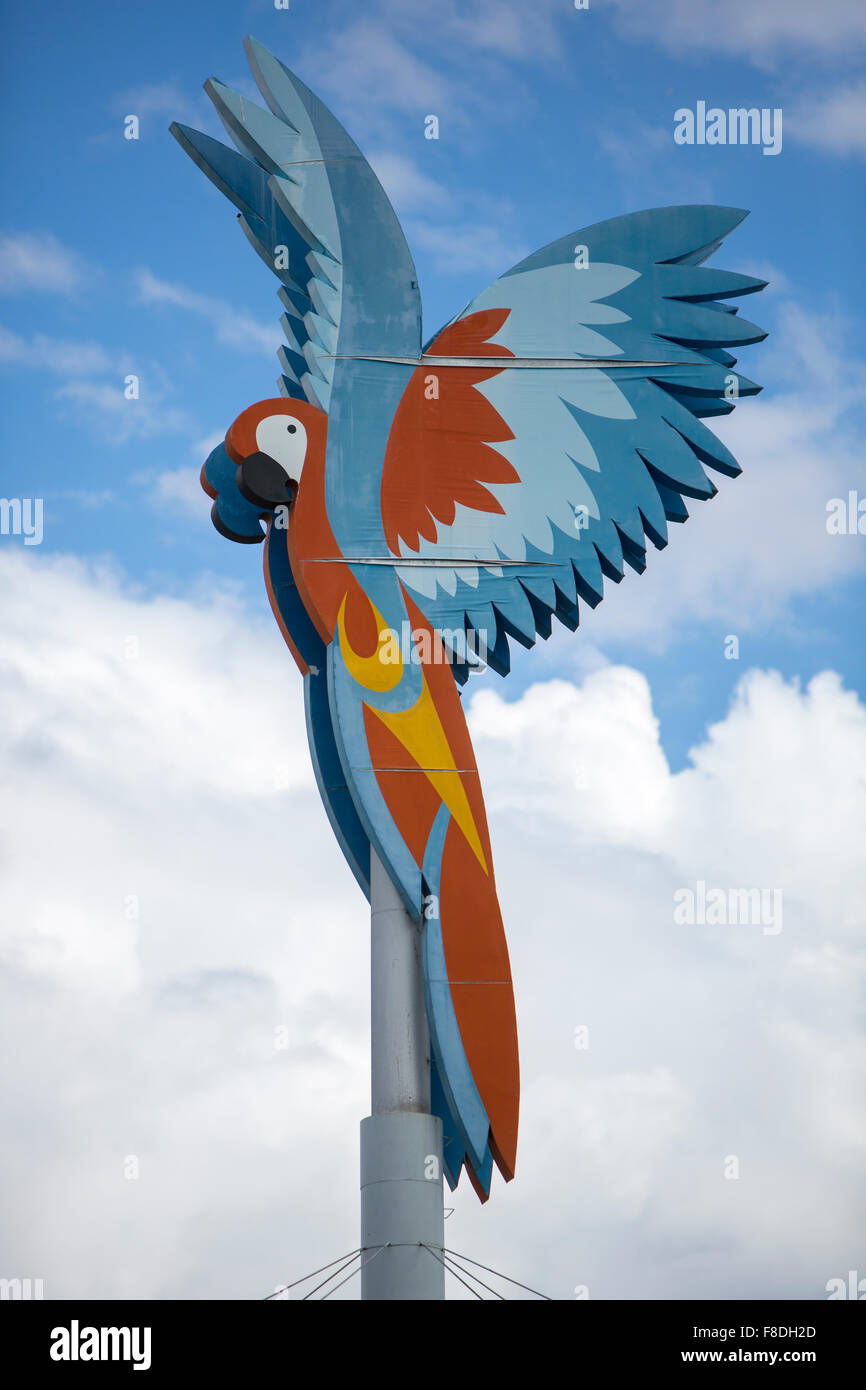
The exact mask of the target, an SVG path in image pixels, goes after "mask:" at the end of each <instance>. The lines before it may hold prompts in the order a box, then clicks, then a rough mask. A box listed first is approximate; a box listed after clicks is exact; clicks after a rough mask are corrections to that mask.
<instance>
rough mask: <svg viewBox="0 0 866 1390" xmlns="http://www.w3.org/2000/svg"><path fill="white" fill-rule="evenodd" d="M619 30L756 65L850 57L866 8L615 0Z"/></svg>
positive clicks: (777, 0)
mask: <svg viewBox="0 0 866 1390" xmlns="http://www.w3.org/2000/svg"><path fill="white" fill-rule="evenodd" d="M613 5H614V6H615V8H616V10H617V12H618V23H619V29H620V32H621V33H622V34H623V35H624V36H626V37H630V38H633V39H634V40H636V41H639V42H641V43H643V42H645V41H646V40H650V41H651V42H655V43H659V44H662V45H663V46H664V47H665V48H668V49H670V50H672V51H673V52H674V53H680V52H682V51H683V50H685V51H705V52H708V53H712V54H726V53H728V54H735V55H737V56H738V57H742V58H745V59H747V60H748V61H750V62H753V63H757V64H768V63H772V62H775V61H776V59H778V58H779V57H780V56H783V55H787V54H796V53H803V54H805V55H807V56H809V57H813V56H819V57H820V56H824V57H838V56H840V55H841V56H848V55H849V54H851V53H852V52H854V51H857V50H859V49H862V47H863V46H864V44H866V11H864V8H863V6H862V5H859V4H856V3H854V4H852V3H851V0H826V3H824V4H820V5H816V4H814V3H813V0H762V3H761V4H760V5H756V4H754V0H724V3H722V2H721V0H667V3H666V4H664V5H647V4H646V3H645V0H613Z"/></svg>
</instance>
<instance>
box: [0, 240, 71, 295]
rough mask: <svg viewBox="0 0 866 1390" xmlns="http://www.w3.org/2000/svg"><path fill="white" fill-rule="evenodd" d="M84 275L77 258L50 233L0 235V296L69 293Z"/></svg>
mask: <svg viewBox="0 0 866 1390" xmlns="http://www.w3.org/2000/svg"><path fill="white" fill-rule="evenodd" d="M86 275H87V268H86V266H85V264H84V261H83V260H82V259H81V257H80V256H79V255H77V254H76V253H75V252H74V251H70V250H69V248H68V247H67V246H64V245H63V243H62V242H61V241H58V239H57V237H56V236H53V235H52V234H51V233H50V232H20V233H9V234H7V235H5V236H0V294H22V293H24V292H27V291H31V290H37V291H44V292H45V293H47V294H73V293H74V292H75V291H76V290H77V289H78V288H79V287H80V286H81V284H82V282H83V281H84V279H85V278H86Z"/></svg>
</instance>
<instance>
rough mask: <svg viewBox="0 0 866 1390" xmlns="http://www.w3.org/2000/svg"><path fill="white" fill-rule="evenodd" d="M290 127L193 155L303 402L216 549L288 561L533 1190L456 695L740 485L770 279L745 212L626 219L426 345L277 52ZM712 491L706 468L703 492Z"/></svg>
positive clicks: (570, 247) (483, 1108) (668, 211)
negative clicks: (714, 259)
mask: <svg viewBox="0 0 866 1390" xmlns="http://www.w3.org/2000/svg"><path fill="white" fill-rule="evenodd" d="M245 47H246V51H247V56H248V59H249V62H250V66H251V68H252V71H253V75H254V77H255V80H256V83H257V85H258V87H259V89H260V91H261V94H262V97H263V99H264V102H265V106H264V107H263V106H259V105H258V104H256V103H253V102H251V101H250V100H249V99H248V98H246V97H244V96H240V95H238V94H237V93H235V92H233V91H231V90H229V89H228V88H227V87H225V86H224V85H223V84H222V83H221V82H218V81H216V80H215V79H213V78H212V79H210V80H209V81H208V82H207V83H206V84H205V90H206V91H207V92H208V94H209V96H210V98H211V99H212V101H213V103H214V105H215V107H216V109H217V112H218V113H219V116H220V117H221V119H222V121H223V124H224V125H225V127H226V129H227V130H228V133H229V135H230V137H231V139H232V141H233V143H234V145H236V147H237V149H236V150H235V149H232V148H231V147H229V146H226V145H223V144H221V143H220V142H219V141H217V140H214V139H212V138H211V137H210V136H208V135H205V134H202V133H201V132H198V131H195V130H191V129H190V128H188V127H186V126H183V125H178V124H177V123H175V124H174V125H172V127H171V131H172V134H173V135H174V136H175V137H176V139H177V140H178V141H179V143H180V144H181V145H182V147H183V148H184V149H185V150H186V151H187V153H188V154H189V155H191V157H192V158H193V159H194V160H195V162H196V163H197V164H198V165H199V167H200V168H201V169H202V170H203V171H204V173H205V174H207V176H208V177H209V178H210V179H211V181H212V182H213V183H214V184H215V185H216V186H217V188H219V189H220V190H221V191H222V192H223V193H224V194H225V195H226V196H227V197H228V198H229V199H230V200H231V202H232V203H234V205H235V207H236V208H237V210H238V214H239V221H240V224H241V228H242V230H243V231H244V233H245V235H246V236H247V238H248V239H249V241H250V242H251V243H252V245H253V247H254V249H255V250H256V252H257V253H258V254H259V256H261V258H262V259H263V260H264V261H265V263H266V264H267V265H268V266H269V267H270V268H271V270H272V271H273V272H274V274H275V275H276V276H277V279H278V280H279V281H280V287H279V296H280V299H281V301H282V304H283V307H284V310H285V312H284V314H283V316H282V320H281V322H282V326H283V329H284V332H285V343H284V345H283V346H282V347H281V348H280V350H279V353H278V357H279V361H280V366H281V369H282V375H281V377H280V380H279V391H280V395H279V396H277V397H275V398H272V399H267V400H262V401H259V402H258V403H257V404H255V405H251V406H250V407H249V408H248V409H246V410H244V411H243V412H242V413H241V414H240V415H239V416H238V418H237V419H236V420H235V421H234V423H233V424H232V425H231V426H230V427H229V429H228V431H227V433H226V436H225V441H224V443H222V444H220V445H219V446H218V447H217V448H216V449H214V450H213V452H212V453H211V454H210V456H209V458H208V459H207V461H206V462H205V464H204V467H203V470H202V484H203V487H204V489H205V492H207V493H208V494H209V496H210V497H211V498H212V499H213V508H212V518H213V521H214V524H215V526H216V528H217V530H218V531H220V532H221V533H222V534H223V535H224V536H227V537H229V538H230V539H232V540H234V541H240V542H244V543H261V542H263V543H264V574H265V584H266V587H267V592H268V595H269V598H270V603H271V606H272V609H273V613H274V616H275V618H276V621H277V623H278V624H279V627H280V629H281V631H282V633H283V636H284V638H285V640H286V642H287V644H288V646H289V648H290V650H291V652H292V654H293V656H294V659H295V661H296V662H297V665H298V667H299V668H300V670H301V673H302V675H303V684H304V697H305V708H306V719H307V733H308V737H309V743H310V749H311V754H312V761H313V766H314V770H315V775H316V779H317V782H318V786H319V790H320V793H321V796H322V800H323V802H324V805H325V810H326V812H327V814H328V817H329V820H330V823H331V826H332V828H333V830H334V832H335V834H336V836H337V839H338V841H339V843H340V846H341V848H342V850H343V853H344V855H345V857H346V859H347V861H348V863H349V866H350V868H351V870H352V872H353V873H354V875H355V877H356V879H357V880H358V883H359V884H360V886H361V888H362V889H363V890H364V892H365V893H367V895H368V896H369V891H370V872H371V856H372V855H373V854H375V855H377V856H378V858H379V860H380V861H381V863H382V865H383V866H384V868H385V870H386V872H387V874H388V875H389V876H390V879H391V881H392V882H393V884H394V886H395V888H396V889H397V891H398V893H399V895H400V898H401V899H402V901H403V903H404V904H405V907H406V909H407V911H408V912H409V914H410V915H411V917H412V918H413V920H414V921H415V923H416V924H417V927H418V930H419V932H420V933H421V961H422V971H423V986H424V1001H425V1007H426V1012H427V1021H428V1024H429V1035H430V1044H431V1048H430V1050H431V1107H432V1109H433V1111H434V1113H435V1114H437V1115H439V1116H440V1118H441V1120H442V1123H443V1133H444V1166H445V1173H446V1177H447V1178H448V1181H449V1183H450V1185H451V1186H452V1188H453V1187H454V1186H455V1185H456V1183H457V1180H458V1178H459V1175H460V1172H461V1169H462V1168H463V1167H464V1166H465V1168H466V1171H467V1174H468V1177H469V1179H470V1181H471V1183H472V1185H473V1187H474V1188H475V1191H476V1192H477V1194H478V1196H479V1197H480V1199H481V1200H482V1201H485V1200H486V1199H487V1196H488V1194H489V1191H490V1184H491V1176H492V1168H493V1164H494V1163H495V1164H496V1165H497V1167H498V1169H499V1170H500V1172H501V1174H502V1175H503V1177H504V1178H505V1179H506V1180H510V1179H511V1178H512V1177H513V1175H514V1168H515V1159H516V1149H517V1129H518V1098H519V1071H518V1046H517V1026H516V1020H515V1009H514V998H513V990H512V982H511V972H510V967H509V960H508V950H507V946H506V941H505V935H504V930H503V924H502V916H501V912H500V907H499V902H498V899H497V891H496V883H495V878H494V872H493V859H492V855H491V847H490V835H489V831H488V826H487V820H486V815H485V809H484V800H483V796H482V790H481V785H480V781H479V775H478V769H477V766H476V762H475V756H474V754H473V750H472V744H471V741H470V738H469V733H468V730H467V724H466V718H465V715H464V711H463V707H462V704H461V689H462V687H463V686H464V684H465V682H466V680H467V677H468V676H469V675H470V674H471V673H472V672H473V670H475V669H479V668H484V667H486V666H489V667H490V668H491V669H492V670H493V671H495V672H497V673H498V674H500V675H503V676H504V675H506V674H507V673H508V670H509V648H510V644H511V643H513V642H517V643H519V644H521V646H523V647H531V646H532V645H533V644H534V643H535V640H536V638H537V637H538V636H541V637H545V638H546V637H548V636H549V635H550V632H551V625H552V621H553V619H554V618H556V619H558V621H559V622H560V623H562V624H564V625H565V627H566V628H569V629H571V630H572V631H573V630H574V629H575V628H576V627H577V625H578V618H579V611H580V606H581V605H582V604H588V605H589V606H590V607H591V608H594V607H595V606H596V605H597V604H598V603H599V602H600V601H601V598H602V594H603V585H604V581H605V580H610V581H612V582H613V583H619V581H620V580H621V579H622V577H623V573H624V566H626V565H627V566H630V567H631V568H632V569H633V570H636V571H638V572H642V571H643V569H644V568H645V566H646V555H647V548H648V543H652V545H653V546H654V547H655V548H656V549H661V548H662V547H663V546H665V545H666V544H667V539H668V527H669V525H671V524H672V523H673V524H676V523H680V522H683V521H685V520H686V518H687V517H688V510H687V505H688V502H689V501H691V500H692V499H697V500H701V499H706V498H711V497H713V496H714V495H715V493H716V487H715V485H714V483H713V482H712V481H711V479H710V476H709V472H712V473H717V474H724V475H726V476H727V477H734V476H735V475H736V474H738V473H739V472H740V468H739V466H738V464H737V462H736V461H735V459H734V458H733V457H732V455H731V454H730V453H729V452H728V450H727V449H726V448H725V447H724V445H723V444H721V443H720V442H719V440H718V439H717V438H716V437H715V435H714V434H713V433H712V432H711V431H710V430H709V429H708V428H707V427H706V425H704V424H703V423H702V420H703V418H705V417H711V416H715V415H722V414H725V413H727V412H728V411H730V410H731V409H732V408H733V403H734V401H735V400H736V399H737V398H738V397H740V396H746V395H753V394H755V393H756V392H757V391H758V390H759V389H760V388H759V387H758V386H756V385H755V384H754V383H753V382H752V381H750V380H749V379H748V378H747V377H744V376H742V375H740V374H739V373H737V372H736V371H735V370H734V368H735V364H736V358H735V357H734V356H732V355H731V349H733V348H737V347H740V346H741V345H743V344H747V343H754V342H758V341H760V340H761V339H762V338H764V337H765V336H766V334H765V333H763V332H762V331H761V330H760V329H759V328H757V327H755V325H754V324H752V323H748V322H746V321H745V320H744V319H742V318H740V317H739V314H738V312H737V307H736V306H735V305H733V304H731V303H730V302H729V301H730V300H732V299H733V298H735V297H736V296H738V295H745V294H750V293H752V292H754V291H756V290H760V289H763V288H764V285H765V284H766V281H764V280H759V279H755V278H752V277H750V276H746V275H740V274H734V273H732V272H730V271H726V270H718V269H710V268H707V267H705V266H704V264H703V263H704V262H705V261H706V260H707V258H708V257H709V256H710V255H711V254H712V253H713V252H714V251H715V250H716V249H717V248H718V247H719V245H720V244H721V241H722V238H723V237H724V236H725V235H726V233H728V232H729V231H730V230H731V229H732V228H734V227H735V226H736V225H737V224H738V223H739V222H740V221H741V219H742V218H743V217H744V216H745V215H746V214H745V213H744V212H743V211H741V210H737V209H734V208H726V207H711V206H683V207H665V208H657V209H654V210H651V211H646V212H639V213H634V214H632V215H629V216H623V217H616V218H613V219H612V220H610V221H605V222H600V223H597V224H596V225H594V226H590V227H586V228H584V229H583V230H580V231H577V232H572V233H570V234H569V235H568V236H564V237H562V238H560V239H559V240H558V241H553V242H551V244H550V245H549V246H546V247H544V248H543V249H542V250H540V251H536V252H535V253H534V254H533V255H531V256H528V257H527V258H526V259H525V260H523V261H521V262H520V263H519V264H518V265H515V266H514V267H513V268H512V269H511V270H509V271H507V272H506V273H505V274H504V275H502V276H501V277H500V278H499V279H498V280H496V281H495V282H494V283H493V284H492V285H491V286H490V287H489V288H488V289H485V290H483V291H482V293H481V294H479V295H478V297H477V298H476V299H474V300H472V301H471V303H469V304H468V305H467V306H466V308H464V309H463V310H462V311H461V312H460V313H459V314H457V316H456V317H455V318H454V319H452V321H451V322H450V323H449V324H448V325H447V326H446V327H445V328H443V329H442V330H441V331H440V332H438V333H437V334H436V335H435V337H433V338H432V339H431V340H430V341H428V342H427V343H426V344H425V343H424V342H423V338H422V327H421V302H420V294H419V289H418V280H417V275H416V272H415V267H414V265H413V262H412V257H411V255H410V253H409V248H408V246H407V244H406V240H405V237H404V235H403V233H402V231H401V228H400V225H399V223H398V221H397V217H396V215H395V213H394V210H393V208H392V207H391V204H390V202H389V200H388V198H387V196H386V194H385V192H384V190H383V188H382V186H381V184H380V183H379V181H378V179H377V177H376V175H375V174H374V172H373V170H372V168H371V166H370V164H369V163H368V162H367V160H366V159H365V158H364V156H363V155H362V154H361V152H360V150H359V149H358V147H357V146H356V145H355V143H354V142H353V140H352V139H351V138H350V137H349V135H348V134H347V133H346V131H345V130H344V129H343V127H342V126H341V125H340V123H339V122H338V121H337V119H336V118H335V116H334V115H333V114H332V113H331V112H330V111H329V110H328V108H327V107H326V106H325V105H324V104H323V103H322V102H321V101H320V100H319V99H318V98H317V97H316V96H315V95H314V94H313V93H312V92H311V91H310V90H309V89H308V88H307V87H306V86H305V85H304V84H303V82H301V81H300V80H299V79H298V78H297V77H296V76H294V74H293V73H292V72H290V71H289V70H288V69H287V68H286V67H284V65H283V64H282V63H281V62H280V61H279V60H278V59H277V58H275V57H274V56H273V55H272V54H271V53H269V52H268V51H267V50H266V49H264V48H263V47H262V46H261V45H260V44H259V43H257V42H256V41H255V40H253V39H247V40H246V43H245ZM708 470H709V472H708Z"/></svg>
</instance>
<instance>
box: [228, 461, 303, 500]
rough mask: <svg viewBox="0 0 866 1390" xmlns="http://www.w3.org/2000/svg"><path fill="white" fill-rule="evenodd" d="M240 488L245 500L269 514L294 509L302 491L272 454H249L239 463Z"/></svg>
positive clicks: (238, 479) (238, 477)
mask: <svg viewBox="0 0 866 1390" xmlns="http://www.w3.org/2000/svg"><path fill="white" fill-rule="evenodd" d="M237 485H238V491H239V492H240V494H241V496H242V497H245V498H246V499H247V501H248V502H252V503H253V505H254V506H256V507H261V508H263V510H264V511H266V512H272V511H274V510H275V509H276V508H277V507H290V506H291V505H292V503H293V502H294V500H295V494H296V493H297V491H298V484H297V483H296V482H295V481H294V480H293V479H292V478H290V477H289V476H288V474H287V473H286V470H285V469H284V468H283V467H282V465H281V464H279V463H277V461H276V459H272V458H271V456H270V454H249V455H248V456H247V457H246V458H245V459H244V461H243V463H240V464H238V471H237Z"/></svg>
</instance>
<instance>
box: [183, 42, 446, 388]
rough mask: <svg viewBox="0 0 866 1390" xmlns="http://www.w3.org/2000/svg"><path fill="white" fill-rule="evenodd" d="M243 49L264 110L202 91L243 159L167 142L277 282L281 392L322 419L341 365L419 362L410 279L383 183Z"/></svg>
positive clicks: (251, 46) (317, 107)
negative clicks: (405, 358)
mask: <svg viewBox="0 0 866 1390" xmlns="http://www.w3.org/2000/svg"><path fill="white" fill-rule="evenodd" d="M244 47H245V48H246V52H247V58H248V60H249V63H250V67H251V68H252V72H253V76H254V77H255V79H256V82H257V84H258V86H259V89H260V91H261V93H262V96H263V97H264V99H265V101H266V102H267V106H268V108H269V109H268V110H265V109H264V108H262V107H260V106H258V105H256V104H255V102H251V101H249V100H248V99H247V98H245V97H242V96H240V95H239V94H238V93H237V92H233V91H231V90H230V89H229V88H228V87H226V86H224V84H223V83H222V82H218V81H217V80H216V78H210V79H209V80H208V81H207V82H206V83H205V91H206V92H207V93H208V96H209V97H210V98H211V100H212V101H213V103H214V106H215V107H216V109H217V112H218V114H219V116H220V118H221V120H222V122H223V124H224V125H225V127H226V129H227V131H228V133H229V135H230V136H231V138H232V140H233V141H234V143H235V144H236V145H237V148H238V151H240V153H238V152H236V151H235V150H233V149H231V148H229V147H228V146H226V145H222V144H220V142H219V141H218V140H213V139H212V138H211V137H210V136H208V135H204V134H202V132H201V131H197V130H191V129H190V128H189V127H188V126H184V125H179V124H177V123H175V124H174V125H172V127H171V132H172V134H173V135H174V136H175V138H176V139H177V140H178V141H179V143H180V144H181V145H182V146H183V148H184V149H185V150H186V151H187V153H188V154H189V155H191V157H192V158H193V159H194V160H195V162H196V163H197V164H198V165H199V167H200V168H201V169H202V170H203V171H204V173H205V174H207V176H208V178H209V179H210V180H211V182H212V183H214V184H216V186H217V188H219V189H220V191H221V192H222V193H224V194H225V195H226V197H228V198H230V199H231V201H232V202H233V203H234V205H235V206H236V207H237V208H238V210H239V214H240V218H239V220H240V224H241V227H242V228H243V230H244V232H245V233H246V235H247V237H248V238H249V240H250V242H251V243H252V245H253V247H254V248H255V250H256V251H257V252H258V254H259V255H260V256H261V258H262V260H263V261H264V262H265V264H266V265H267V266H269V267H270V269H271V270H272V271H274V273H275V274H276V275H277V277H278V278H279V280H280V281H281V282H282V283H281V288H280V291H279V294H280V299H281V300H282V303H283V306H284V309H285V313H284V314H283V317H282V325H283V329H284V332H285V339H286V341H285V345H284V346H283V347H282V348H281V349H280V351H279V358H280V364H281V366H282V369H283V375H282V377H281V378H280V381H279V387H280V390H281V392H282V393H283V394H284V395H286V396H294V397H297V398H298V399H301V398H303V399H306V400H308V401H309V402H310V403H311V404H312V405H317V406H319V407H320V408H321V409H322V410H325V411H327V410H328V409H329V407H330V402H331V394H332V390H333V386H334V373H335V367H336V364H337V362H338V361H339V360H340V358H343V357H346V356H352V355H354V354H361V355H363V354H368V353H383V352H387V353H391V354H394V355H398V356H399V355H406V354H411V355H413V356H416V357H417V355H418V352H419V351H420V345H421V302H420V296H419V293H418V283H417V276H416V273H415V267H414V265H413V264H412V257H411V256H410V254H409V249H408V247H407V245H406V239H405V237H404V236H403V233H402V231H401V229H400V224H399V222H398V221H397V218H396V215H395V213H394V210H393V208H392V207H391V204H390V202H389V201H388V198H387V196H386V194H385V192H384V190H383V188H382V186H381V184H380V183H379V180H378V179H377V178H376V175H375V174H374V173H373V170H372V169H371V167H370V165H369V164H368V163H367V160H366V159H365V158H364V156H363V155H362V154H361V152H360V150H359V149H358V147H357V145H356V144H355V142H354V141H353V140H352V139H350V137H349V136H348V135H347V133H346V131H345V130H344V129H343V127H342V126H341V125H340V123H339V121H338V120H337V119H336V117H335V116H334V115H332V113H331V112H330V111H329V110H328V108H327V107H326V106H325V105H324V104H323V103H322V102H321V101H319V99H318V97H316V96H315V95H314V94H313V93H312V92H311V91H310V90H309V88H308V87H305V86H304V84H303V82H301V81H300V79H299V78H297V77H295V76H294V74H293V73H290V72H289V70H288V68H286V67H284V66H283V64H282V63H281V62H280V61H279V59H278V58H275V57H274V56H273V54H272V53H269V52H268V51H267V49H266V48H263V47H262V45H261V44H260V43H257V42H256V40H255V39H252V38H247V39H245V40H244ZM359 211H361V212H362V213H363V216H359V215H358V213H359Z"/></svg>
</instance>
